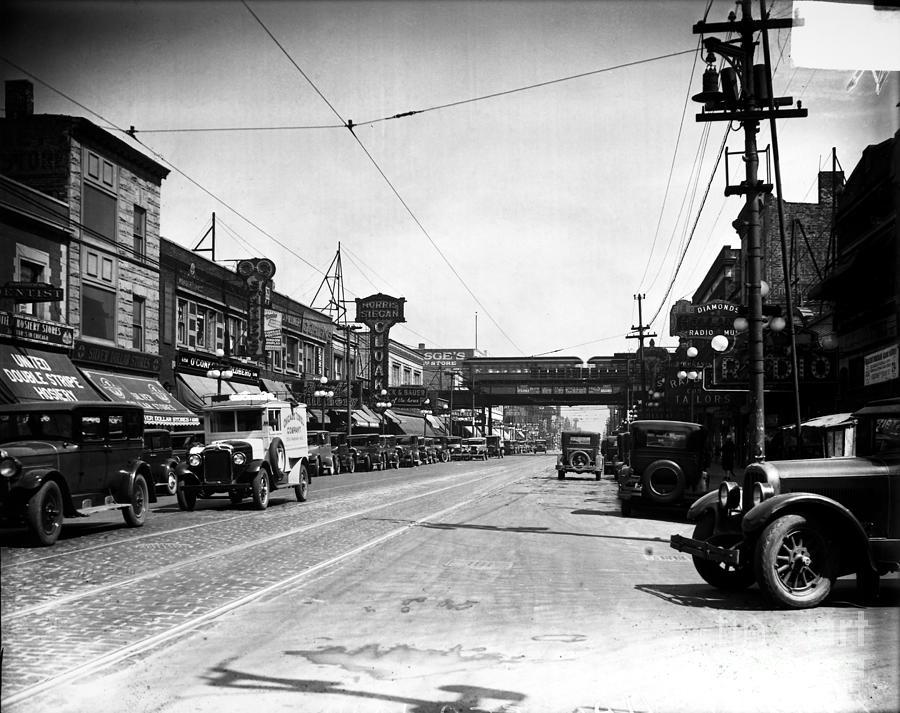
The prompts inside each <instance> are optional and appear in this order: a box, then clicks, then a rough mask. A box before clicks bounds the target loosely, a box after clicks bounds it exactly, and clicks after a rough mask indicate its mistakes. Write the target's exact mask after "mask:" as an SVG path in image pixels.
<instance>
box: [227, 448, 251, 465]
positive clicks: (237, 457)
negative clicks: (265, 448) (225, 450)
mask: <svg viewBox="0 0 900 713" xmlns="http://www.w3.org/2000/svg"><path fill="white" fill-rule="evenodd" d="M231 462H232V463H234V464H235V465H244V463H246V462H247V456H245V455H244V454H243V453H241V452H240V451H238V452H237V453H235V454H234V455H232V456H231Z"/></svg>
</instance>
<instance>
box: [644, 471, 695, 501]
mask: <svg viewBox="0 0 900 713" xmlns="http://www.w3.org/2000/svg"><path fill="white" fill-rule="evenodd" d="M641 485H643V488H644V495H645V496H646V497H648V498H650V500H652V501H653V502H655V503H658V504H660V505H670V504H672V503H677V502H679V501H680V500H681V498H682V496H683V495H684V489H685V485H686V478H685V475H684V471H683V470H682V469H681V466H680V465H678V464H677V463H675V462H674V461H670V460H661V461H656V462H655V463H651V464H650V465H649V466H647V468H646V469H645V470H644V473H643V475H641Z"/></svg>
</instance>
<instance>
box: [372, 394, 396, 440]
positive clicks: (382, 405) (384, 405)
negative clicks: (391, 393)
mask: <svg viewBox="0 0 900 713" xmlns="http://www.w3.org/2000/svg"><path fill="white" fill-rule="evenodd" d="M381 398H382V400H381V401H376V402H375V408H376V409H378V410H379V411H380V412H381V430H380V433H381V434H382V435H383V434H384V412H385V411H387V410H388V409H389V408H390V407H391V406H393V404H392V403H391V402H390V401H387V389H382V390H381Z"/></svg>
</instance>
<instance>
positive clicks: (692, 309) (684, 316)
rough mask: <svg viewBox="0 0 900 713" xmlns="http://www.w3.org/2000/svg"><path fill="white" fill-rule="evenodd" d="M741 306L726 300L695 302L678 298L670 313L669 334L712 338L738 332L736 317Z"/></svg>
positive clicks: (685, 337)
mask: <svg viewBox="0 0 900 713" xmlns="http://www.w3.org/2000/svg"><path fill="white" fill-rule="evenodd" d="M739 314H740V306H738V305H736V304H734V303H732V302H726V301H725V300H713V301H712V302H703V303H701V304H693V303H691V302H689V301H688V300H678V301H677V302H676V303H675V304H674V305H673V306H672V310H671V312H670V314H669V324H670V325H671V327H670V329H669V335H670V336H672V337H682V338H684V339H712V338H713V337H714V336H716V335H717V334H724V335H726V336H729V335H730V336H733V335H734V334H736V333H737V332H736V330H735V328H734V319H735V317H737V316H739Z"/></svg>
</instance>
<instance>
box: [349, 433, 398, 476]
mask: <svg viewBox="0 0 900 713" xmlns="http://www.w3.org/2000/svg"><path fill="white" fill-rule="evenodd" d="M347 444H348V446H349V448H350V452H351V453H352V454H353V457H354V459H355V461H356V468H357V469H359V470H364V471H370V470H383V469H386V468H389V467H396V466H395V465H394V464H395V463H396V464H399V462H400V460H399V456H398V455H397V445H396V443H395V442H394V440H393V436H380V435H378V434H377V433H361V434H354V435H352V436H349V437H348V438H347Z"/></svg>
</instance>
